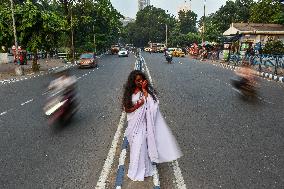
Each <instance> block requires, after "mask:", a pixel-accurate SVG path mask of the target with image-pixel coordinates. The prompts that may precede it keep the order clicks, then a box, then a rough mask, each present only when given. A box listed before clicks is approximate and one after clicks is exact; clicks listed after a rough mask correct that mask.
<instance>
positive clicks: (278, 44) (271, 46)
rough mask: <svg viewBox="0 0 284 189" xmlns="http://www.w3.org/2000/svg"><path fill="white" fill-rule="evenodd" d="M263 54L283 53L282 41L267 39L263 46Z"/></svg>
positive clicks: (283, 44) (283, 45)
mask: <svg viewBox="0 0 284 189" xmlns="http://www.w3.org/2000/svg"><path fill="white" fill-rule="evenodd" d="M263 53H264V54H281V55H282V54H284V43H283V42H282V41H280V40H269V41H268V42H267V43H266V44H265V47H264V48H263Z"/></svg>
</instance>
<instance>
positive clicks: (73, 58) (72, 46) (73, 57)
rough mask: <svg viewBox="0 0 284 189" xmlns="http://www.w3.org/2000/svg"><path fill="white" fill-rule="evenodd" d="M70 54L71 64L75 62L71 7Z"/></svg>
mask: <svg viewBox="0 0 284 189" xmlns="http://www.w3.org/2000/svg"><path fill="white" fill-rule="evenodd" d="M71 53H72V61H71V62H72V64H74V61H75V50H74V29H73V12H72V6H71Z"/></svg>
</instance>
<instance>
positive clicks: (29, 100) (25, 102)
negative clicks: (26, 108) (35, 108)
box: [21, 99, 34, 106]
mask: <svg viewBox="0 0 284 189" xmlns="http://www.w3.org/2000/svg"><path fill="white" fill-rule="evenodd" d="M33 100H34V99H30V100H28V101H26V102H24V103H22V104H21V106H23V105H25V104H28V103H30V102H32V101H33Z"/></svg>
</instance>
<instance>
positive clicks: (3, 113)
mask: <svg viewBox="0 0 284 189" xmlns="http://www.w3.org/2000/svg"><path fill="white" fill-rule="evenodd" d="M6 113H8V111H5V112H2V113H1V114H0V116H2V115H5V114H6Z"/></svg>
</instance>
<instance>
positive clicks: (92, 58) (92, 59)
mask: <svg viewBox="0 0 284 189" xmlns="http://www.w3.org/2000/svg"><path fill="white" fill-rule="evenodd" d="M97 62H98V61H97V57H96V55H95V53H83V54H81V56H80V60H79V68H83V67H90V68H94V67H96V66H97Z"/></svg>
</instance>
